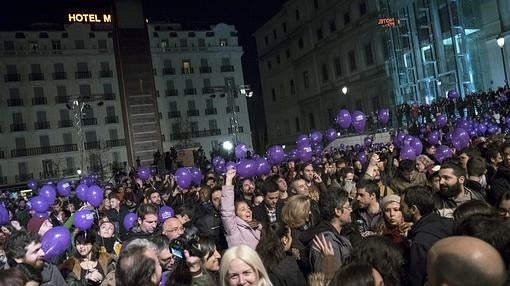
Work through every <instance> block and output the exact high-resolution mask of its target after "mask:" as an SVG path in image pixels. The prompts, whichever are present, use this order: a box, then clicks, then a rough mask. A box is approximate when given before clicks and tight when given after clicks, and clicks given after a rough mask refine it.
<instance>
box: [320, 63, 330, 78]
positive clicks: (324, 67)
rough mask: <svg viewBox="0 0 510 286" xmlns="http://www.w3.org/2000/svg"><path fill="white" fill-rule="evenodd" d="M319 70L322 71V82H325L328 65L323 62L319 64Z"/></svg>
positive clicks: (327, 76)
mask: <svg viewBox="0 0 510 286" xmlns="http://www.w3.org/2000/svg"><path fill="white" fill-rule="evenodd" d="M321 71H322V82H327V81H328V80H329V75H328V66H327V65H326V64H323V65H322V66H321Z"/></svg>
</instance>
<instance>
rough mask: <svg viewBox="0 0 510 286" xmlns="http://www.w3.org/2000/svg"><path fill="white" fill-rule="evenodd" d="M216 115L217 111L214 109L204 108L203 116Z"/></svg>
mask: <svg viewBox="0 0 510 286" xmlns="http://www.w3.org/2000/svg"><path fill="white" fill-rule="evenodd" d="M213 114H218V110H217V109H216V108H214V107H213V108H206V109H205V115H213Z"/></svg>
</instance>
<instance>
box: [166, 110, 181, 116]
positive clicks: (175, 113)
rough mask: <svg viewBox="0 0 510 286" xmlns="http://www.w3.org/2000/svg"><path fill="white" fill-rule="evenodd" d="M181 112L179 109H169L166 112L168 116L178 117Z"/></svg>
mask: <svg viewBox="0 0 510 286" xmlns="http://www.w3.org/2000/svg"><path fill="white" fill-rule="evenodd" d="M180 117H181V112H180V111H170V112H168V118H180Z"/></svg>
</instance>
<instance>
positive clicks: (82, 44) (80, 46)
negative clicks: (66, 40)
mask: <svg viewBox="0 0 510 286" xmlns="http://www.w3.org/2000/svg"><path fill="white" fill-rule="evenodd" d="M74 47H75V48H76V49H85V42H84V41H83V40H75V41H74Z"/></svg>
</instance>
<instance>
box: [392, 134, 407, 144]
mask: <svg viewBox="0 0 510 286" xmlns="http://www.w3.org/2000/svg"><path fill="white" fill-rule="evenodd" d="M405 138H406V134H405V133H403V132H399V133H398V134H397V136H395V140H394V142H393V143H395V145H397V146H398V147H401V146H403V145H404V139H405Z"/></svg>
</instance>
